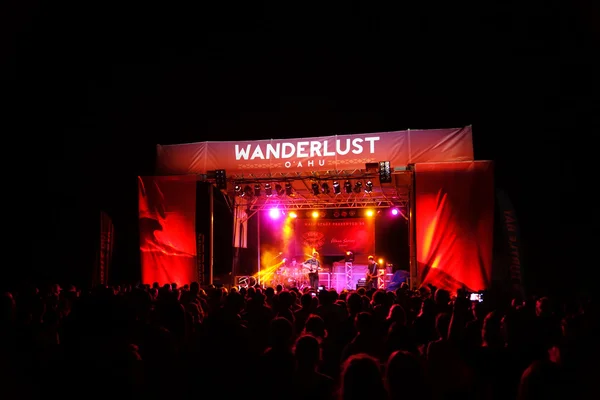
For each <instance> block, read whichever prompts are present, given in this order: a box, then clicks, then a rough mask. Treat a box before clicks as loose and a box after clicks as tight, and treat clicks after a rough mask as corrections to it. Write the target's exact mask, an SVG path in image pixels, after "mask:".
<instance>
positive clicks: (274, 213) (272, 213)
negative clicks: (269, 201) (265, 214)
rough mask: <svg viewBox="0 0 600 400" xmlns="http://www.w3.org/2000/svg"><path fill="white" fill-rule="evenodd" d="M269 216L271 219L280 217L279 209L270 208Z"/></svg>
mask: <svg viewBox="0 0 600 400" xmlns="http://www.w3.org/2000/svg"><path fill="white" fill-rule="evenodd" d="M269 216H270V217H271V218H273V219H278V218H279V217H281V211H279V210H278V209H277V208H271V210H270V211H269Z"/></svg>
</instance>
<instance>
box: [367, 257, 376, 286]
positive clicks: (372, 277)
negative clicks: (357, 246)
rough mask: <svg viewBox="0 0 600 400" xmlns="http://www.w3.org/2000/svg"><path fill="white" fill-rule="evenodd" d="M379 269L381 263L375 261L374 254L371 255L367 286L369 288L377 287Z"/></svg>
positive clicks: (368, 263) (368, 262) (368, 265)
mask: <svg viewBox="0 0 600 400" xmlns="http://www.w3.org/2000/svg"><path fill="white" fill-rule="evenodd" d="M378 269H379V265H377V263H376V262H375V258H374V257H373V256H369V259H368V261H367V276H366V279H365V280H366V282H365V286H366V287H367V288H368V289H377V270H378Z"/></svg>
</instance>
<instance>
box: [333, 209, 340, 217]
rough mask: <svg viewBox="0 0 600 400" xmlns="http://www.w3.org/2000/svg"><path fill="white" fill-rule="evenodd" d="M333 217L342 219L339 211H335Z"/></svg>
mask: <svg viewBox="0 0 600 400" xmlns="http://www.w3.org/2000/svg"><path fill="white" fill-rule="evenodd" d="M333 217H334V218H339V217H340V212H339V211H337V210H336V211H334V212H333Z"/></svg>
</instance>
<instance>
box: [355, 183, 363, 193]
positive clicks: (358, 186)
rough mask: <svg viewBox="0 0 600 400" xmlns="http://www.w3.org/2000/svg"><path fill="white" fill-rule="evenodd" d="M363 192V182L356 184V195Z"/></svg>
mask: <svg viewBox="0 0 600 400" xmlns="http://www.w3.org/2000/svg"><path fill="white" fill-rule="evenodd" d="M361 190H362V182H361V181H358V182H356V183H355V184H354V193H360V192H361Z"/></svg>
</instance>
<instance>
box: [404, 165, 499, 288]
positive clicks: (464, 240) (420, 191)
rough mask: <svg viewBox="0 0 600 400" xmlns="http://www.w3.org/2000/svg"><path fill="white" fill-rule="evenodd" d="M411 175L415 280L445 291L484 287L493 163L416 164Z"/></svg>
mask: <svg viewBox="0 0 600 400" xmlns="http://www.w3.org/2000/svg"><path fill="white" fill-rule="evenodd" d="M415 173H416V175H415V185H416V187H415V197H416V205H415V206H416V235H417V243H416V244H417V265H418V271H419V275H420V281H421V283H422V284H432V285H434V286H436V287H438V288H443V289H447V290H449V291H451V292H455V291H456V290H457V289H459V288H466V289H467V290H470V291H480V290H486V289H488V288H489V286H490V283H491V272H492V256H493V255H492V249H493V228H494V177H493V164H492V163H491V162H489V161H474V162H461V163H426V164H417V165H415Z"/></svg>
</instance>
